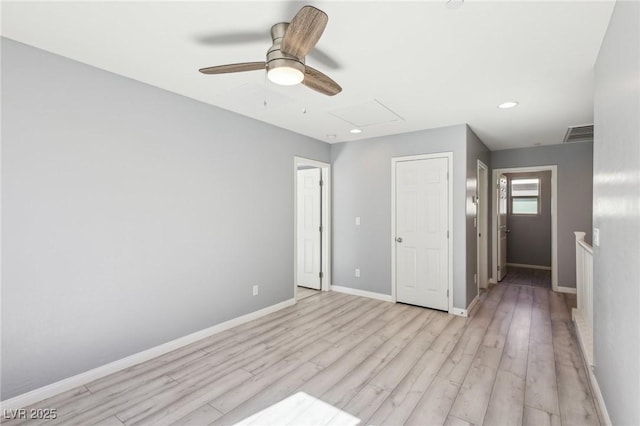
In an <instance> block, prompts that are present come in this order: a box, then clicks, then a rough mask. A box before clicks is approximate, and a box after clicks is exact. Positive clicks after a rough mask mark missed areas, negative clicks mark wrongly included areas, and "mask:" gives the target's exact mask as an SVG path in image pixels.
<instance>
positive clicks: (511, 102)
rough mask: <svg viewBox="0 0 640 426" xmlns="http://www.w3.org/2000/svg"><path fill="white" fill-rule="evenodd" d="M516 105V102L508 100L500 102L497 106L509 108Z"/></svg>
mask: <svg viewBox="0 0 640 426" xmlns="http://www.w3.org/2000/svg"><path fill="white" fill-rule="evenodd" d="M517 106H518V102H516V101H509V102H504V103H501V104H500V105H498V108H500V109H509V108H513V107H517Z"/></svg>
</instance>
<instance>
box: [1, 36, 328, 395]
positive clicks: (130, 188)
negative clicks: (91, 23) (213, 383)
mask: <svg viewBox="0 0 640 426" xmlns="http://www.w3.org/2000/svg"><path fill="white" fill-rule="evenodd" d="M2 112H3V117H2V142H3V147H2V230H3V234H2V266H3V268H2V373H3V374H2V399H6V398H9V397H12V396H15V395H17V394H21V393H23V392H26V391H29V390H32V389H34V388H38V387H40V386H43V385H46V384H49V383H52V382H55V381H57V380H60V379H63V378H66V377H69V376H72V375H74V374H78V373H81V372H83V371H86V370H89V369H91V368H94V367H97V366H100V365H103V364H105V363H108V362H110V361H114V360H116V359H119V358H122V357H125V356H127V355H131V354H133V353H137V352H139V351H142V350H144V349H147V348H150V347H153V346H156V345H159V344H162V343H164V342H167V341H170V340H172V339H175V338H177V337H181V336H184V335H186V334H189V333H192V332H195V331H198V330H201V329H204V328H206V327H210V326H212V325H215V324H217V323H220V322H222V321H225V320H228V319H230V318H234V317H238V316H240V315H243V314H246V313H249V312H253V311H256V310H258V309H260V308H264V307H266V306H269V305H273V304H275V303H278V302H281V301H284V300H286V299H290V298H291V297H293V212H294V208H293V167H292V166H293V157H294V156H295V155H300V156H304V157H308V158H313V159H317V160H321V161H328V160H329V158H330V155H329V145H327V144H325V143H322V142H318V141H314V140H311V139H309V138H306V137H303V136H300V135H297V134H294V133H291V132H288V131H284V130H281V129H277V128H275V127H272V126H269V125H266V124H263V123H261V122H258V121H256V120H252V119H247V118H243V117H241V116H238V115H236V114H233V113H230V112H226V111H223V110H220V109H217V108H214V107H211V106H207V105H205V104H202V103H199V102H196V101H194V100H190V99H187V98H184V97H181V96H178V95H175V94H171V93H169V92H165V91H163V90H160V89H157V88H154V87H151V86H147V85H144V84H141V83H139V82H136V81H133V80H129V79H126V78H122V77H119V76H116V75H113V74H110V73H108V72H104V71H101V70H98V69H95V68H92V67H89V66H86V65H83V64H80V63H77V62H73V61H70V60H68V59H65V58H62V57H59V56H55V55H52V54H49V53H46V52H43V51H40V50H36V49H33V48H30V47H27V46H25V45H22V44H19V43H16V42H12V41H10V40H6V39H2ZM258 212H259V213H258ZM253 284H259V285H260V294H259V296H256V297H253V296H252V295H251V286H252V285H253Z"/></svg>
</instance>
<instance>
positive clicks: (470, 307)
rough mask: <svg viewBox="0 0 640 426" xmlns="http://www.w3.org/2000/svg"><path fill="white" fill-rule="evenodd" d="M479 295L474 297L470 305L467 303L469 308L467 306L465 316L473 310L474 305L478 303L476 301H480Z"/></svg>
mask: <svg viewBox="0 0 640 426" xmlns="http://www.w3.org/2000/svg"><path fill="white" fill-rule="evenodd" d="M479 296H480V295H476V297H474V298H473V300H472V301H471V303H469V306H467V314H469V313H470V312H471V311H472V310H473V308H474V307H475V306H476V303H478V300H480V297H479Z"/></svg>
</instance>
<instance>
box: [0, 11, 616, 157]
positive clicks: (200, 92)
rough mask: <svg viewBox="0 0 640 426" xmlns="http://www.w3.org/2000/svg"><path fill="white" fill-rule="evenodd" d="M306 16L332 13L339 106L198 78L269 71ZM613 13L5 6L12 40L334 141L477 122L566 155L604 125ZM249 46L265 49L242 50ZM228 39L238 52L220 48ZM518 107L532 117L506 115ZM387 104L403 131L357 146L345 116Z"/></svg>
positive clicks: (314, 60)
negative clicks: (280, 25)
mask: <svg viewBox="0 0 640 426" xmlns="http://www.w3.org/2000/svg"><path fill="white" fill-rule="evenodd" d="M304 4H313V5H315V6H316V7H318V8H320V9H322V10H324V11H325V12H326V13H327V14H328V15H329V23H328V25H327V28H326V30H325V32H324V35H323V36H322V38H321V39H320V42H319V43H318V45H317V47H318V49H319V50H320V53H321V55H316V56H315V57H314V56H313V55H310V56H309V57H307V63H308V64H309V65H311V66H313V67H314V68H317V69H319V70H321V71H323V72H325V73H326V74H328V75H329V76H330V77H332V78H333V79H334V80H336V81H337V82H338V83H339V84H340V85H342V87H343V92H342V93H340V94H339V95H337V96H335V97H327V96H323V95H320V94H318V93H316V92H314V91H312V90H310V89H308V88H306V87H304V86H294V87H280V86H275V85H273V84H271V83H269V82H266V81H265V80H266V79H265V73H264V72H262V71H252V72H245V73H238V74H226V75H203V74H200V73H199V72H197V70H198V69H199V68H202V67H206V66H212V65H220V64H226V63H235V62H245V61H246V62H251V61H262V60H264V57H265V54H266V51H267V49H268V47H269V46H270V45H271V39H270V36H269V30H270V27H271V25H272V24H274V23H276V22H281V21H289V20H290V19H291V17H293V15H295V13H296V12H297V11H298V10H299V9H300V7H302V6H303V5H304ZM613 5H614V1H612V0H609V1H599V2H595V1H568V2H554V1H537V2H529V1H508V2H507V1H504V2H486V1H481V0H475V1H474V0H467V1H466V2H464V4H463V5H462V7H460V8H458V9H450V8H447V7H446V1H445V0H441V1H429V2H400V1H366V2H365V1H351V2H347V1H308V2H293V1H287V2H273V1H257V2H246V1H233V2H218V1H215V2H179V1H174V2H64V3H58V2H50V1H48V2H3V3H2V35H3V36H6V37H8V38H11V39H14V40H17V41H20V42H23V43H26V44H28V45H32V46H35V47H38V48H41V49H44V50H48V51H50V52H53V53H56V54H59V55H62V56H66V57H68V58H72V59H75V60H77V61H80V62H84V63H87V64H90V65H93V66H96V67H98V68H102V69H105V70H108V71H111V72H114V73H116V74H120V75H123V76H126V77H129V78H132V79H135V80H139V81H142V82H145V83H148V84H151V85H154V86H157V87H160V88H163V89H166V90H169V91H172V92H175V93H179V94H182V95H184V96H188V97H191V98H194V99H197V100H200V101H202V102H206V103H209V104H212V105H217V106H219V107H222V108H225V109H228V110H231V111H235V112H237V113H239V114H243V115H246V116H248V117H253V118H255V119H258V120H261V121H264V122H267V123H271V124H273V125H275V126H278V127H283V128H285V129H289V130H292V131H294V132H297V133H301V134H304V135H307V136H311V137H313V138H316V139H319V140H323V141H326V142H343V141H349V140H356V139H365V138H370V137H374V136H384V135H389V134H396V133H404V132H410V131H415V130H421V129H428V128H434V127H441V126H447V125H453V124H459V123H468V124H469V125H470V126H471V128H472V129H473V130H474V131H475V132H476V134H477V135H478V136H479V137H480V138H481V139H482V140H483V141H484V142H485V143H486V144H487V146H488V147H489V148H490V149H492V150H496V149H504V148H511V147H514V148H515V147H525V146H532V145H537V144H543V145H545V144H557V143H560V142H561V141H562V138H563V136H564V133H565V131H566V129H567V127H568V126H572V125H582V124H590V123H592V122H593V65H594V63H595V60H596V57H597V54H598V51H599V49H600V44H601V42H602V38H603V36H604V33H605V31H606V27H607V25H608V22H609V17H610V16H611V12H612V9H613ZM256 32H262V33H264V36H263V37H262V39H257V40H255V33H256ZM243 36H244V37H245V38H247V39H254V41H248V42H244V43H238V42H237V41H239V40H240V39H242V37H243ZM225 37H226V38H229V37H230V38H231V39H233V40H235V41H236V42H235V43H230V44H226V43H223V42H221V41H220V40H221V39H222V40H224V39H225ZM332 61H333V62H334V63H333V64H332V63H331V62H332ZM336 65H338V67H336ZM265 100H266V106H265ZM374 100H375V101H377V102H373V101H374ZM510 100H515V101H518V102H520V104H519V106H518V107H516V108H514V109H510V110H500V109H498V108H497V105H498V104H500V103H502V102H504V101H510ZM378 103H380V104H382V105H384V106H385V107H386V108H387V109H388V110H390V111H391V112H392V113H394V114H395V115H394V114H390V115H389V116H391V117H395V116H398V117H400V119H394V120H388V119H387V120H382V121H386V122H383V123H378V124H370V125H368V126H366V127H363V132H362V133H361V134H359V135H353V134H351V133H349V130H350V129H351V128H353V125H351V124H350V123H348V122H347V121H345V120H343V119H341V118H339V117H338V116H340V115H342V114H343V113H344V112H345V111H347V112H349V113H350V114H351V116H353V115H355V116H363V115H364V116H365V117H364V118H363V119H364V120H365V121H371V120H367V117H366V116H367V114H369V113H371V114H373V115H376V114H380V113H381V111H376V110H375V108H374V109H372V106H375V105H376V104H378ZM360 109H361V110H360ZM303 111H306V112H303ZM382 115H384V114H382ZM373 118H375V117H373ZM383 118H384V117H383ZM387 118H388V117H387ZM373 121H376V120H375V119H374V120H373ZM330 134H334V135H336V137H335V139H330V138H328V136H327V135H330Z"/></svg>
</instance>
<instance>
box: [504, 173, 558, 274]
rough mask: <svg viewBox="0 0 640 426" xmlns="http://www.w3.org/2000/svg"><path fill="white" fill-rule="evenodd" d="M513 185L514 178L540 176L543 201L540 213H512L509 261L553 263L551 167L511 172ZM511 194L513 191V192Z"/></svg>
mask: <svg viewBox="0 0 640 426" xmlns="http://www.w3.org/2000/svg"><path fill="white" fill-rule="evenodd" d="M506 176H507V180H508V185H509V188H511V180H512V179H514V178H516V179H524V178H538V179H540V199H539V202H540V205H539V206H538V208H539V214H537V215H518V214H515V215H514V214H513V213H512V212H511V199H510V198H509V214H508V215H507V227H508V228H509V230H510V231H511V232H510V233H509V234H507V235H508V241H507V262H509V263H520V264H525V265H536V266H549V267H550V266H551V171H545V172H537V173H507V174H506ZM509 195H511V192H509Z"/></svg>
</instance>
